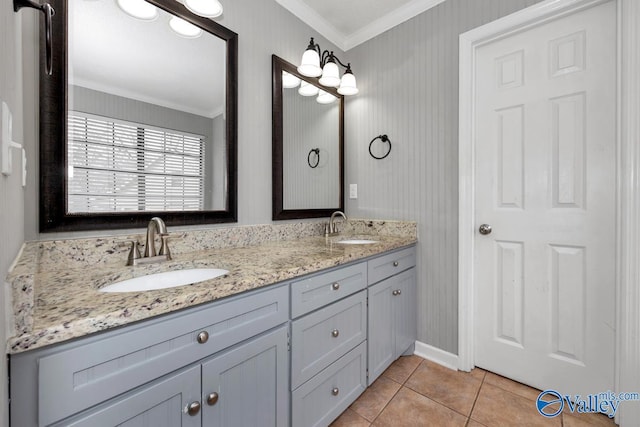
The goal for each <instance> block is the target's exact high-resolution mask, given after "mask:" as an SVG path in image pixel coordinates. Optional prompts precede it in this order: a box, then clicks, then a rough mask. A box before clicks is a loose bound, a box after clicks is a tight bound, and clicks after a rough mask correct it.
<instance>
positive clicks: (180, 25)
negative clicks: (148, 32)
mask: <svg viewBox="0 0 640 427" xmlns="http://www.w3.org/2000/svg"><path fill="white" fill-rule="evenodd" d="M169 26H170V27H171V29H172V30H173V31H175V32H176V33H177V34H178V35H180V36H182V37H186V38H188V39H195V38H198V37H200V36H201V35H202V30H201V29H200V28H199V27H196V26H195V25H193V24H192V23H191V22H187V21H185V20H184V19H182V18H178V17H177V16H174V17H173V18H171V19H170V20H169Z"/></svg>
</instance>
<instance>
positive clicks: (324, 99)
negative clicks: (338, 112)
mask: <svg viewBox="0 0 640 427" xmlns="http://www.w3.org/2000/svg"><path fill="white" fill-rule="evenodd" d="M337 99H338V98H336V97H335V96H333V95H331V94H330V93H328V92H325V91H324V90H322V89H320V92H319V93H318V97H317V98H316V101H318V103H319V104H331V103H332V102H333V101H335V100H337Z"/></svg>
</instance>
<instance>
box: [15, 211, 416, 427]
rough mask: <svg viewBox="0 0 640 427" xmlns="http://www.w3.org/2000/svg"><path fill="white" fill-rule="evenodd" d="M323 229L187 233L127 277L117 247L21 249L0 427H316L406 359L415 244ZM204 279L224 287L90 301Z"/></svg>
mask: <svg viewBox="0 0 640 427" xmlns="http://www.w3.org/2000/svg"><path fill="white" fill-rule="evenodd" d="M322 225H323V224H321V223H300V224H283V225H271V226H249V227H234V228H228V229H213V230H203V231H200V232H185V233H183V234H182V235H177V236H175V239H174V240H175V242H174V246H172V251H173V255H172V259H171V260H169V261H166V262H162V263H154V264H141V265H137V266H125V262H126V259H127V255H126V254H127V251H128V248H127V244H125V243H123V242H122V241H121V240H118V238H113V239H111V240H109V239H97V240H96V239H93V240H91V239H83V240H68V241H58V242H32V243H27V244H26V245H25V247H24V249H23V252H22V254H21V256H20V258H19V259H18V261H17V263H16V265H15V267H14V269H13V271H12V272H11V274H10V276H9V282H10V284H11V285H12V291H13V307H14V321H15V336H13V337H11V338H10V339H9V342H8V344H7V345H8V349H7V351H8V352H9V353H10V376H11V385H10V390H11V405H10V410H11V420H12V425H15V426H21V427H22V426H24V427H27V426H63V425H64V426H68V425H72V426H103V425H104V426H113V425H139V424H137V423H139V422H142V421H144V422H145V423H147V424H146V425H154V426H167V427H173V426H200V425H202V426H205V425H206V426H257V425H260V426H267V425H273V426H295V427H297V426H320V425H328V424H329V423H331V421H333V420H334V419H335V418H336V417H337V416H338V415H339V414H340V413H341V412H343V411H344V410H345V409H346V408H347V407H348V406H349V405H350V404H351V403H352V402H353V401H354V400H355V399H356V398H357V397H358V396H359V395H360V394H361V393H362V392H363V391H364V390H365V389H366V387H367V386H368V385H369V384H371V383H372V382H373V381H374V380H375V379H376V378H377V377H378V376H379V375H380V374H381V373H382V372H383V371H384V369H385V368H386V367H387V366H389V364H391V363H392V361H394V360H395V359H396V358H398V357H399V356H400V355H401V354H403V353H405V352H407V351H412V348H413V344H414V342H415V339H416V313H415V309H416V304H415V298H416V268H415V264H416V255H415V247H414V245H415V243H416V234H415V224H414V223H393V222H388V223H385V222H382V221H380V222H377V223H375V224H374V222H371V221H349V224H345V229H346V228H348V227H351V228H350V230H344V231H343V233H341V234H339V235H337V236H330V237H325V236H323V235H322V232H321V230H322ZM362 231H368V232H369V233H368V234H365V233H363V232H362ZM294 233H295V234H298V236H300V237H298V238H294V236H293V234H294ZM256 236H262V237H256ZM344 241H349V243H342V242H344ZM358 241H360V242H358ZM205 242H216V243H215V244H212V243H208V244H207V243H205ZM198 246H200V248H202V249H200V248H199V249H198V250H195V249H194V247H198ZM189 249H191V250H190V251H189ZM105 253H106V254H110V255H108V256H107V257H105V256H104V254H105ZM210 268H216V269H223V270H226V271H227V273H226V274H224V275H221V276H219V277H216V278H213V279H207V280H204V281H200V282H197V283H194V284H190V285H185V286H178V287H172V288H166V289H157V290H148V291H137V292H136V291H132V292H100V290H101V289H102V288H104V287H105V286H108V285H110V284H113V283H115V282H121V281H123V280H128V279H132V278H134V277H153V276H151V275H154V274H160V275H163V274H165V273H166V272H171V273H175V272H176V271H180V270H184V271H189V270H191V271H193V270H194V269H210Z"/></svg>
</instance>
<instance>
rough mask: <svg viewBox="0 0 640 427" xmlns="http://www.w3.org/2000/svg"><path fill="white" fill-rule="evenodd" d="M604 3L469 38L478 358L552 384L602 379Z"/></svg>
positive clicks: (611, 290) (610, 47) (609, 52)
mask: <svg viewBox="0 0 640 427" xmlns="http://www.w3.org/2000/svg"><path fill="white" fill-rule="evenodd" d="M615 15H616V10H615V4H614V2H608V3H605V4H601V5H599V6H596V7H592V8H590V9H587V10H583V11H580V12H577V13H574V14H572V15H569V16H566V17H563V18H561V19H557V20H554V21H551V22H547V23H545V24H543V25H540V26H537V27H534V28H532V29H528V30H526V31H523V32H520V33H517V34H515V35H511V36H508V37H506V38H503V39H501V40H498V41H495V42H492V43H490V44H487V45H486V46H483V47H480V48H479V49H478V50H477V58H476V60H477V62H476V63H477V68H476V78H477V80H476V88H477V97H476V100H477V101H476V102H477V104H476V106H475V108H476V120H475V123H476V125H475V126H476V127H475V132H476V146H475V147H476V148H475V221H476V233H477V235H476V239H475V242H476V243H475V247H474V271H475V274H476V283H477V287H476V289H475V290H474V292H475V295H476V297H475V301H476V306H475V313H476V314H475V325H476V326H475V328H476V329H475V337H476V342H475V361H476V365H477V366H480V367H482V368H485V369H488V370H490V371H493V372H497V373H499V374H502V375H504V376H507V377H510V378H513V379H516V380H518V381H521V382H523V383H526V384H529V385H532V386H534V387H537V388H540V389H548V388H552V389H556V390H558V391H560V392H563V393H595V392H600V391H607V390H611V389H613V376H614V371H613V369H614V367H613V362H614V326H615V313H614V311H615V264H616V258H615V230H616V212H615V194H616V193H615V189H616V144H615V141H616V133H615V121H616V99H615V93H616V28H615V22H616V21H615V19H616V18H615ZM482 224H489V225H490V226H491V227H492V231H491V233H490V234H481V233H480V229H479V228H480V225H482Z"/></svg>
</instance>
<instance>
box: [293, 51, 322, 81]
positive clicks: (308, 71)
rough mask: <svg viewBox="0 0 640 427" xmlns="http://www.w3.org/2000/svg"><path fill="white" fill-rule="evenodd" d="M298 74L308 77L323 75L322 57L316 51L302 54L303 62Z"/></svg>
mask: <svg viewBox="0 0 640 427" xmlns="http://www.w3.org/2000/svg"><path fill="white" fill-rule="evenodd" d="M298 72H299V73H300V74H302V75H303V76H307V77H318V76H319V75H321V74H322V68H320V57H319V56H318V52H316V51H315V50H314V49H307V50H305V51H304V53H303V54H302V60H301V61H300V66H299V67H298Z"/></svg>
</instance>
